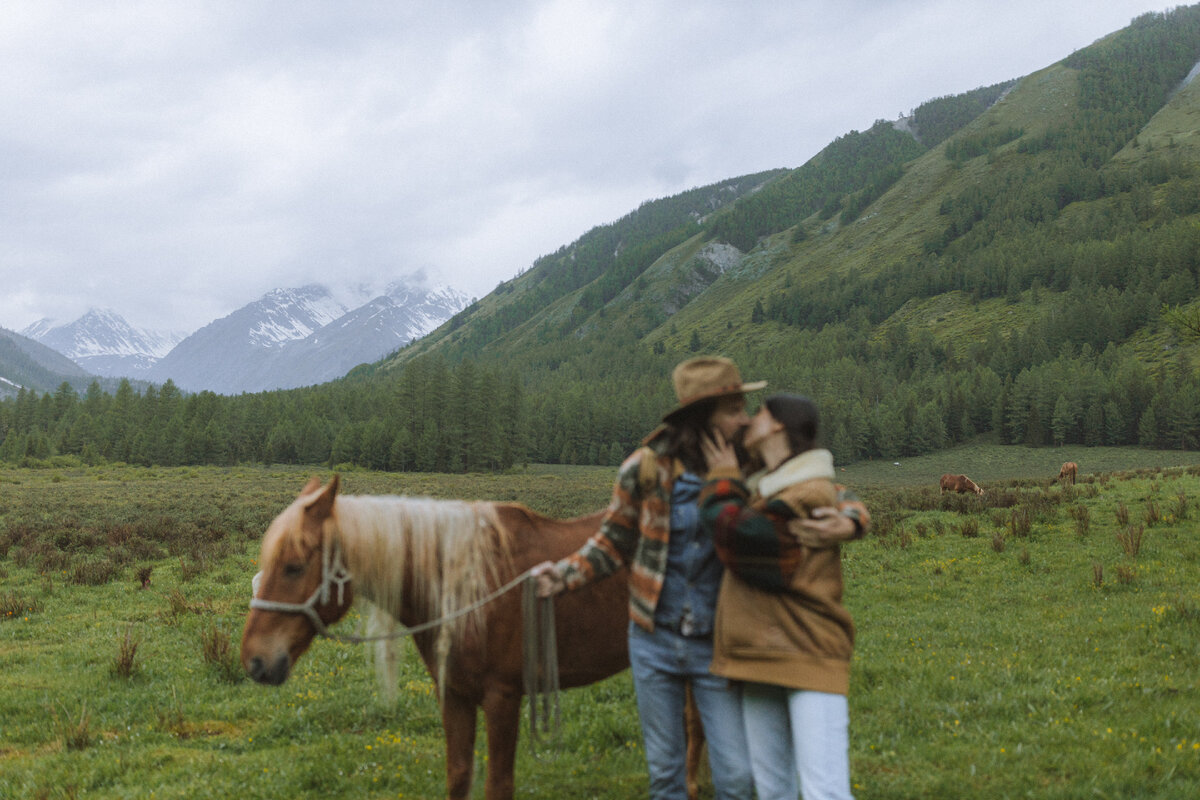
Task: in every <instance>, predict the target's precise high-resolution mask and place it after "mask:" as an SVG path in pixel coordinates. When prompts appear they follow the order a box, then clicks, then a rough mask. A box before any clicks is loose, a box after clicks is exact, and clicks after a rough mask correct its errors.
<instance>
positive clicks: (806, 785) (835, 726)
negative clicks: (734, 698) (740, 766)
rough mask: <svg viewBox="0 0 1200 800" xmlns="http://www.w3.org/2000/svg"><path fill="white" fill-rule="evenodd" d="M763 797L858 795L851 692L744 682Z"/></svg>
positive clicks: (792, 799) (840, 799) (812, 799)
mask: <svg viewBox="0 0 1200 800" xmlns="http://www.w3.org/2000/svg"><path fill="white" fill-rule="evenodd" d="M742 713H743V715H744V717H745V721H746V739H747V741H748V742H749V746H750V748H751V752H752V753H753V755H752V756H751V761H750V763H751V766H752V767H753V769H754V786H755V788H756V789H758V797H759V800H796V795H797V792H798V793H799V795H800V797H802V798H804V800H853V797H852V796H851V794H850V740H849V733H848V727H849V724H850V714H849V710H848V704H847V702H846V696H845V695H842V694H826V693H824V692H808V691H800V690H795V689H785V688H783V687H782V686H767V685H765V684H761V683H746V684H743V685H742Z"/></svg>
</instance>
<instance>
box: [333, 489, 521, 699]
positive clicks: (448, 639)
mask: <svg viewBox="0 0 1200 800" xmlns="http://www.w3.org/2000/svg"><path fill="white" fill-rule="evenodd" d="M326 526H327V527H326V535H325V543H326V546H330V545H331V544H332V543H333V542H331V541H330V540H331V539H333V540H335V541H336V542H337V543H338V544H340V545H341V550H342V558H343V560H344V562H345V564H346V568H347V569H348V570H349V571H350V574H351V576H352V580H353V583H354V591H355V597H357V598H361V599H362V600H363V601H364V602H366V603H367V604H368V605H369V606H370V608H369V609H368V613H367V614H366V615H365V616H366V618H367V629H368V633H370V634H372V635H378V634H380V633H391V632H395V631H396V630H397V629H398V627H399V623H398V622H397V620H398V619H399V617H400V616H401V614H402V612H403V611H404V610H405V609H404V604H405V603H406V602H407V603H409V604H410V608H409V609H408V610H409V611H410V612H412V613H413V614H415V615H416V616H417V617H418V618H419V619H422V620H425V619H437V618H441V617H446V616H449V615H450V614H453V613H454V612H456V611H459V610H460V609H464V608H467V607H468V606H471V605H473V604H475V603H479V602H480V601H481V600H483V598H485V597H486V596H487V595H488V593H489V592H490V591H492V590H493V589H495V588H496V587H497V586H498V585H499V583H500V576H501V574H502V569H503V568H505V567H507V566H508V565H509V563H510V536H509V533H508V531H507V530H506V529H505V528H504V527H503V526H502V525H501V524H500V520H499V517H498V516H497V514H496V510H495V507H494V506H493V504H491V503H487V502H469V501H463V500H434V499H431V498H427V497H401V496H372V495H338V497H337V499H336V501H335V502H334V505H333V515H332V517H331V519H330V521H329V522H328V523H326ZM406 579H407V580H408V581H409V583H408V584H407V585H406ZM485 619H486V609H485V608H479V609H477V610H475V611H473V612H471V613H469V614H466V615H463V616H460V617H458V618H456V619H453V620H451V621H449V622H447V623H446V624H445V625H441V626H439V627H438V628H437V633H436V636H437V639H436V652H437V678H438V685H439V686H440V687H444V686H445V670H446V662H447V660H448V658H449V656H450V653H451V651H452V649H453V647H454V646H455V644H457V643H458V641H459V640H460V638H461V637H462V635H463V634H464V633H465V632H467V631H470V630H474V631H476V632H478V633H479V634H480V635H482V632H483V628H484V621H485ZM395 641H396V640H394V639H389V640H384V641H380V642H378V643H377V644H376V648H375V658H374V660H375V667H376V671H377V672H378V675H379V679H380V684H381V687H382V688H383V690H384V693H385V695H387V696H389V697H390V696H393V695H394V693H395V689H396V675H395V661H396V660H395Z"/></svg>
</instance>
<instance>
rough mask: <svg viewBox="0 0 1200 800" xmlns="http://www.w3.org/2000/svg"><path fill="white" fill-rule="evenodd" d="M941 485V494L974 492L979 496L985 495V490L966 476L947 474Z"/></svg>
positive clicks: (943, 477)
mask: <svg viewBox="0 0 1200 800" xmlns="http://www.w3.org/2000/svg"><path fill="white" fill-rule="evenodd" d="M940 485H941V489H942V490H941V492H940V493H939V494H945V493H946V492H963V493H965V492H974V493H975V494H977V495H981V494H983V488H982V487H980V485H979V484H977V483H976V482H975V481H973V480H971V479H970V478H968V477H967V476H966V475H951V474H950V473H948V472H947V473H946V474H945V475H943V476H942V480H941V482H940Z"/></svg>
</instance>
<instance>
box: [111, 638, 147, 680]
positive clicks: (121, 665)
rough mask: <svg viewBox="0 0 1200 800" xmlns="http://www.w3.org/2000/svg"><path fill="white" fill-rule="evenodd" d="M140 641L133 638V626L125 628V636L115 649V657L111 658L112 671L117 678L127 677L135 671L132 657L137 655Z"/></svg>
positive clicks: (135, 667)
mask: <svg viewBox="0 0 1200 800" xmlns="http://www.w3.org/2000/svg"><path fill="white" fill-rule="evenodd" d="M139 644H141V641H140V640H138V639H135V638H133V626H132V625H129V626H127V627H126V628H125V638H124V639H122V640H121V644H120V646H119V647H118V649H117V657H116V658H115V659H114V660H113V667H112V671H113V674H114V675H116V676H117V677H118V678H129V677H132V676H133V673H134V672H136V671H137V666H136V665H135V664H134V659H135V658H136V657H137V650H138V645H139Z"/></svg>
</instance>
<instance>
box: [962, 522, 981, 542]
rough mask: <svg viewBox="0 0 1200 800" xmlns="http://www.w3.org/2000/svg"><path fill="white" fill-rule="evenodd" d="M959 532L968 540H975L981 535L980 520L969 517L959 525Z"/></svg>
mask: <svg viewBox="0 0 1200 800" xmlns="http://www.w3.org/2000/svg"><path fill="white" fill-rule="evenodd" d="M958 532H959V533H960V534H962V535H963V536H965V537H967V538H968V539H974V538H975V537H976V536H978V535H979V520H978V519H976V518H975V517H967V518H966V519H964V520H963V521H962V522H961V523H960V524H959V526H958Z"/></svg>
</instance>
